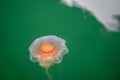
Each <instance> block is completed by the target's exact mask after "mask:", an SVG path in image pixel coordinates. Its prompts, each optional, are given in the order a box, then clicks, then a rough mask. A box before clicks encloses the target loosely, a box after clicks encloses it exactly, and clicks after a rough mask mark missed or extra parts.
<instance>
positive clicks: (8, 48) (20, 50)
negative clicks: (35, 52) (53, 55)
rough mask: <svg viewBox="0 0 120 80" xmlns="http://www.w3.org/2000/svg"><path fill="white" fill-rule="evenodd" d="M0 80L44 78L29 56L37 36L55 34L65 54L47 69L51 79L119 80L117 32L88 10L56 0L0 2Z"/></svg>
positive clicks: (118, 41) (45, 76)
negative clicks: (66, 51)
mask: <svg viewBox="0 0 120 80" xmlns="http://www.w3.org/2000/svg"><path fill="white" fill-rule="evenodd" d="M0 3H1V5H0V6H1V23H0V35H1V39H0V44H1V46H0V80H48V78H47V75H46V72H45V70H44V68H41V67H40V66H39V65H38V64H37V63H33V62H31V61H30V60H29V52H28V48H29V46H30V44H31V43H32V42H33V41H34V39H36V38H37V37H40V36H45V35H49V34H52V35H57V36H59V37H62V38H64V39H65V40H66V41H67V46H68V48H69V53H68V54H67V55H65V56H64V58H63V61H62V63H60V64H55V65H53V66H52V67H51V68H50V69H49V73H50V74H51V76H52V79H53V80H120V32H109V31H107V30H106V29H105V28H104V26H103V25H102V24H101V23H99V22H98V21H97V20H96V18H95V17H94V16H92V15H91V14H90V13H89V12H88V11H84V10H82V9H77V8H74V7H73V8H69V7H67V6H65V5H62V4H60V1H59V0H34V1H33V0H2V1H1V2H0Z"/></svg>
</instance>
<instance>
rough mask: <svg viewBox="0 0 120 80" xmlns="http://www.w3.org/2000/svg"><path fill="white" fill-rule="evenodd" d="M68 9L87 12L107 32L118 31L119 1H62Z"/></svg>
mask: <svg viewBox="0 0 120 80" xmlns="http://www.w3.org/2000/svg"><path fill="white" fill-rule="evenodd" d="M62 3H63V4H66V5H68V6H69V7H74V6H75V7H78V8H83V9H86V10H89V11H90V12H92V13H93V15H94V16H95V17H96V18H97V19H98V21H100V22H101V23H102V24H103V25H104V26H105V27H106V28H107V29H108V30H110V31H119V27H120V25H119V22H118V20H117V19H116V18H115V16H120V0H62Z"/></svg>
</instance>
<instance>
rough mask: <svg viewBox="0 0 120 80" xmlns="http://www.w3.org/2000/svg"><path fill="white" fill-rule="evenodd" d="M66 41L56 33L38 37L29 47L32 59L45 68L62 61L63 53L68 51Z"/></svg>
mask: <svg viewBox="0 0 120 80" xmlns="http://www.w3.org/2000/svg"><path fill="white" fill-rule="evenodd" d="M65 43H66V41H65V40H64V39H62V38H59V37H57V36H54V35H49V36H43V37H40V38H37V39H36V40H35V41H34V42H33V43H32V44H31V45H30V47H29V51H30V60H31V61H33V62H38V63H39V64H40V65H41V66H42V67H45V68H49V67H50V66H51V65H53V64H54V63H60V62H61V61H62V57H63V55H65V54H66V53H68V48H67V47H66V45H65Z"/></svg>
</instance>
